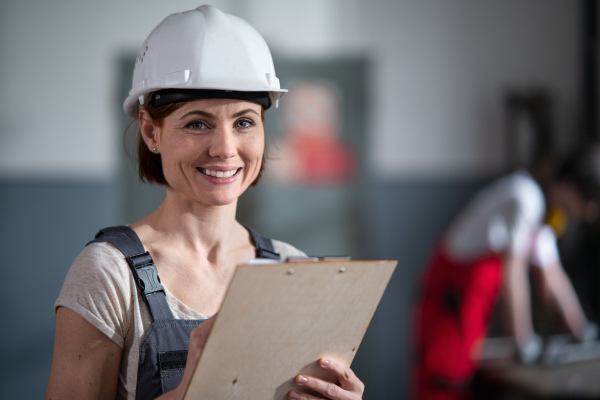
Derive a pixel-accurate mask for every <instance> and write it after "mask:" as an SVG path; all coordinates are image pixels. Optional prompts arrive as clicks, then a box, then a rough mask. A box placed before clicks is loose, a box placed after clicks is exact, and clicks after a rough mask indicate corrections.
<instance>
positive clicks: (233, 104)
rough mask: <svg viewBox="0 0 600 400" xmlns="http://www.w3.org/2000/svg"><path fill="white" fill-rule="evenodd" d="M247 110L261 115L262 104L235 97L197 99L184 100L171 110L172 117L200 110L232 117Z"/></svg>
mask: <svg viewBox="0 0 600 400" xmlns="http://www.w3.org/2000/svg"><path fill="white" fill-rule="evenodd" d="M245 110H247V111H249V112H250V114H256V115H259V116H260V115H261V113H262V106H261V105H260V104H258V103H254V102H251V101H247V100H237V99H199V100H192V101H186V102H185V103H183V105H182V106H181V107H180V108H179V109H177V110H176V111H175V112H173V114H172V116H173V117H181V116H184V115H186V114H189V113H190V112H194V111H200V112H202V113H203V114H209V116H214V117H218V118H233V117H234V116H235V115H236V114H239V113H240V112H242V111H245Z"/></svg>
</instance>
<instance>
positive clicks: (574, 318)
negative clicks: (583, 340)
mask: <svg viewBox="0 0 600 400" xmlns="http://www.w3.org/2000/svg"><path fill="white" fill-rule="evenodd" d="M542 273H543V277H544V283H545V284H546V286H547V290H548V294H549V295H550V297H551V299H552V302H551V305H552V306H553V307H555V308H556V309H557V310H558V313H559V315H560V317H561V319H562V321H563V322H564V324H565V326H566V327H567V329H568V330H569V332H571V333H572V334H573V336H575V337H577V338H580V336H581V335H582V333H583V331H584V329H585V327H586V326H587V318H586V317H585V314H584V312H583V309H582V307H581V303H580V302H579V299H578V298H577V294H576V293H575V289H574V288H573V285H572V284H571V281H570V280H569V277H568V276H567V274H566V273H565V271H564V270H563V268H562V267H561V266H560V265H555V266H553V267H551V268H548V269H544V270H543V271H542Z"/></svg>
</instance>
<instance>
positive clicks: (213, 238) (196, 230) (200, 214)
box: [132, 189, 245, 254]
mask: <svg viewBox="0 0 600 400" xmlns="http://www.w3.org/2000/svg"><path fill="white" fill-rule="evenodd" d="M236 210H237V200H236V201H235V202H233V203H231V204H228V205H223V206H211V205H206V204H199V203H197V202H194V201H190V200H188V199H182V198H180V197H177V196H174V195H173V194H171V193H170V191H169V190H168V189H167V196H166V198H165V200H164V201H163V203H162V204H161V205H160V206H159V207H158V208H157V209H156V210H154V211H153V212H152V213H150V214H148V215H147V216H146V217H144V218H142V219H141V220H139V221H137V222H136V223H134V224H133V225H132V227H133V228H134V229H135V230H136V231H138V234H140V235H141V238H142V241H147V242H149V244H154V243H156V241H163V242H164V241H165V240H166V241H167V242H169V244H171V245H176V246H184V247H185V248H187V249H192V250H194V251H197V252H199V253H204V254H210V253H213V252H214V251H215V250H218V249H223V248H224V247H227V246H228V245H229V244H233V242H235V241H236V240H235V239H236V238H238V239H239V238H240V235H243V234H245V232H244V231H245V229H244V228H243V227H242V226H241V224H240V223H239V222H237V220H236V219H235V215H236Z"/></svg>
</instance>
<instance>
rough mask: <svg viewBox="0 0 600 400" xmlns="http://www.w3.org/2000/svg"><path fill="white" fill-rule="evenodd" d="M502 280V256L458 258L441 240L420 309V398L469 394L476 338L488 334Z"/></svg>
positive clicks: (443, 399)
mask: <svg viewBox="0 0 600 400" xmlns="http://www.w3.org/2000/svg"><path fill="white" fill-rule="evenodd" d="M501 280H502V266H501V260H500V258H499V257H498V256H489V257H485V258H481V259H478V260H477V261H474V262H470V263H456V262H454V261H452V260H451V259H450V258H449V257H447V256H446V255H445V254H444V252H443V251H442V250H441V249H440V248H439V246H438V249H437V250H436V252H435V254H434V256H433V258H432V260H431V262H430V264H429V267H428V269H427V270H426V275H425V276H424V280H423V282H422V284H423V287H422V290H423V291H424V293H423V294H422V297H421V299H420V304H419V305H418V308H417V312H416V314H417V320H416V335H415V342H416V343H415V346H416V350H417V360H416V368H415V370H414V376H413V380H414V381H413V384H414V392H413V397H414V399H415V400H465V399H469V398H470V394H469V392H470V389H469V382H470V380H471V378H472V376H473V374H474V373H475V370H476V368H477V365H476V363H475V361H474V356H475V355H476V354H477V352H478V349H477V348H476V344H477V341H478V340H479V339H481V338H483V337H484V336H485V334H486V331H487V324H488V322H489V320H490V318H491V314H492V310H493V307H494V304H495V302H496V300H497V298H498V293H499V289H500V284H501Z"/></svg>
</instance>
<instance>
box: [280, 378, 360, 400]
mask: <svg viewBox="0 0 600 400" xmlns="http://www.w3.org/2000/svg"><path fill="white" fill-rule="evenodd" d="M296 383H297V384H298V385H299V386H302V387H303V388H306V389H310V390H313V391H315V392H317V393H320V394H322V395H323V396H324V397H325V398H326V399H334V400H358V399H360V395H357V394H355V393H352V392H349V391H347V390H345V389H343V388H341V387H340V386H338V385H336V384H335V383H331V382H327V381H324V380H322V379H318V378H315V377H314V376H307V375H298V376H297V377H296ZM303 396H304V397H303ZM292 398H293V397H292ZM296 398H298V399H319V398H320V397H314V396H310V395H308V394H306V393H302V395H301V396H300V397H296Z"/></svg>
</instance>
